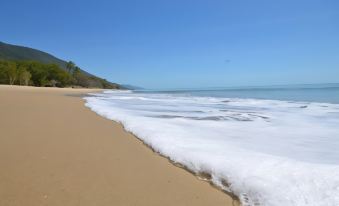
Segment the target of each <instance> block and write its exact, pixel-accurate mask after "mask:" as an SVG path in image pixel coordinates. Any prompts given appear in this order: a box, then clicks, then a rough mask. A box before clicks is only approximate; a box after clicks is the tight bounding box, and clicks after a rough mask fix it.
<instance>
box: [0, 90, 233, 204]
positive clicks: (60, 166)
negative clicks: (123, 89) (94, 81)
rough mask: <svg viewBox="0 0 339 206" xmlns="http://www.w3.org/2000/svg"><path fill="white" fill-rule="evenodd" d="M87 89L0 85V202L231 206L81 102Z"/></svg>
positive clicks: (224, 197) (218, 193) (217, 192)
mask: <svg viewBox="0 0 339 206" xmlns="http://www.w3.org/2000/svg"><path fill="white" fill-rule="evenodd" d="M94 91H95V90H85V89H56V88H33V87H17V86H0V114H1V115H0V132H1V133H0V168H1V169H0V205H3V206H7V205H11V206H16V205H18V206H19V205H20V206H21V205H25V206H36V205H49V206H54V205H63V206H68V205H69V206H74V205H79V206H80V205H81V206H86V205H89V206H93V205H98V206H99V205H115V206H116V205H124V206H128V205H138V206H139V205H140V206H143V205H145V206H146V205H147V206H152V205H157V206H158V205H162V206H164V205H195V206H196V205H198V206H199V205H201V206H202V205H204V206H205V205H211V206H212V205H213V206H217V205H223V206H225V205H226V206H228V205H236V203H235V201H234V200H232V198H231V197H230V196H228V195H227V194H225V193H223V192H221V191H220V190H217V189H215V188H213V187H211V186H210V185H209V183H207V182H204V181H199V180H198V179H197V178H196V177H195V176H193V175H192V174H190V173H189V172H187V171H185V170H183V169H181V168H178V167H175V166H173V165H172V164H171V163H170V162H169V161H168V160H167V159H166V158H163V157H161V156H159V155H157V154H155V153H154V152H153V151H152V150H150V149H149V148H148V147H146V146H145V145H143V144H142V143H141V142H140V141H139V140H137V139H136V138H135V137H134V136H133V135H131V134H129V133H127V132H125V131H124V130H123V128H122V126H121V125H120V124H118V123H115V122H112V121H109V120H106V119H104V118H102V117H100V116H98V115H96V114H95V113H94V112H91V111H90V110H89V109H88V108H86V107H85V106H84V101H83V100H82V99H81V97H80V95H81V94H84V93H88V92H94Z"/></svg>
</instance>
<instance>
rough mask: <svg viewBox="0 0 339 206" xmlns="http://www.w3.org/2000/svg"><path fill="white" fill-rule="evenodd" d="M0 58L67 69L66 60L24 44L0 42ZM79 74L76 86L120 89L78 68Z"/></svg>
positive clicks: (114, 84)
mask: <svg viewBox="0 0 339 206" xmlns="http://www.w3.org/2000/svg"><path fill="white" fill-rule="evenodd" d="M0 60H7V61H36V62H39V63H43V64H55V65H57V66H59V67H60V68H61V69H63V70H65V71H68V70H67V66H66V65H67V62H66V61H64V60H62V59H59V58H57V57H55V56H53V55H51V54H48V53H46V52H43V51H40V50H37V49H32V48H28V47H24V46H17V45H11V44H6V43H3V42H0ZM78 70H79V72H80V73H79V75H78V76H81V78H80V79H81V83H79V84H78V86H83V87H99V88H108V89H121V88H122V87H121V86H120V85H119V84H116V83H112V82H109V81H107V80H105V79H102V78H99V77H96V76H94V75H92V74H90V73H88V72H86V71H84V70H82V69H80V68H78Z"/></svg>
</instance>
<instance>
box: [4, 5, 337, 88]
mask: <svg viewBox="0 0 339 206" xmlns="http://www.w3.org/2000/svg"><path fill="white" fill-rule="evenodd" d="M0 23H1V27H0V41H3V42H7V43H12V44H18V45H25V46H29V47H33V48H37V49H41V50H43V51H46V52H49V53H51V54H53V55H55V56H57V57H60V58H62V59H65V60H73V61H74V62H76V63H77V64H78V65H79V66H80V67H81V68H83V69H85V70H87V71H89V72H91V73H94V74H96V75H99V76H102V77H105V78H106V79H108V80H111V81H114V82H118V83H127V84H133V85H138V86H143V87H146V88H192V87H216V86H217V87H220V86H245V85H275V84H303V83H329V82H339V1H335V0H332V1H327V0H319V1H313V0H300V1H298V0H293V1H290V0H284V1H283V0H281V1H278V0H276V1H272V0H267V1H261V0H248V1H246V0H233V1H227V0H223V1H222V0H205V1H201V0H191V1H188V0H170V1H168V0H167V1H165V0H144V1H143V0H134V1H132V0H121V1H114V0H112V1H99V0H97V1H81V0H78V1H74V0H58V1H46V0H44V1H35V0H30V1H28V0H27V1H24V0H21V1H17V0H11V1H9V0H7V1H4V0H2V1H1V12H0Z"/></svg>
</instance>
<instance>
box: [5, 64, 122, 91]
mask: <svg viewBox="0 0 339 206" xmlns="http://www.w3.org/2000/svg"><path fill="white" fill-rule="evenodd" d="M66 69H67V71H66V70H64V69H62V68H60V67H59V66H58V65H56V64H43V63H40V62H36V61H8V60H0V84H10V85H26V86H27V85H30V86H38V87H68V86H80V87H87V88H88V87H93V88H94V87H95V88H109V89H118V88H119V85H117V84H114V83H110V82H108V81H106V80H105V79H101V78H98V77H95V76H89V75H86V74H84V73H83V72H82V71H81V70H80V68H79V67H78V66H76V65H75V63H73V62H72V61H69V62H68V63H67V64H66Z"/></svg>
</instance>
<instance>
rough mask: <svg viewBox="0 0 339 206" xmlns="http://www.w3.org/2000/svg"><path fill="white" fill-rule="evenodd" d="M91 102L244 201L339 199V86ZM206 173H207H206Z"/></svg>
mask: <svg viewBox="0 0 339 206" xmlns="http://www.w3.org/2000/svg"><path fill="white" fill-rule="evenodd" d="M85 99H86V106H87V107H89V108H90V109H91V110H93V111H95V112H96V113H98V114H99V115H101V116H103V117H106V118H108V119H111V120H115V121H118V122H120V123H122V124H123V125H124V127H125V129H126V130H128V131H130V132H132V133H133V134H135V135H136V136H137V137H138V138H140V139H141V140H142V141H144V142H145V143H146V144H147V145H149V146H150V147H152V148H153V149H154V150H156V151H157V152H159V153H161V154H163V155H165V156H167V157H168V158H170V159H171V160H172V161H174V162H177V163H180V164H182V165H184V166H185V167H187V168H188V169H190V170H191V171H193V172H195V173H196V174H210V176H211V177H210V181H212V182H213V183H214V184H216V185H217V186H219V187H220V188H222V189H224V190H226V191H230V192H232V193H234V194H235V195H237V196H238V197H239V198H240V200H241V202H242V203H243V205H255V206H259V205H262V206H306V205H307V206H338V205H339V86H338V85H336V84H330V85H306V86H298V87H296V86H289V87H288V86H287V87H281V88H279V87H267V88H265V87H260V88H227V89H215V90H211V89H206V90H192V91H189V90H179V91H105V92H104V93H100V94H92V95H90V96H88V97H85ZM205 177H206V175H205Z"/></svg>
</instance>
